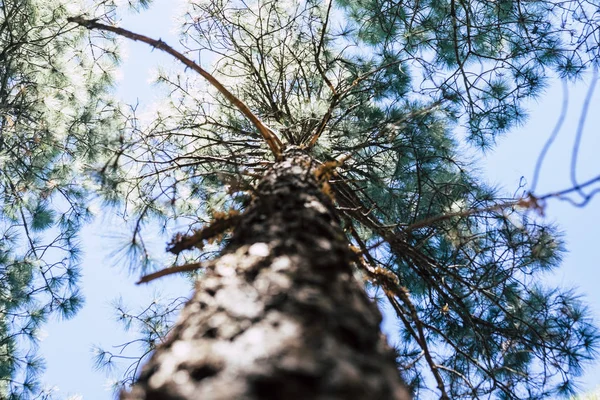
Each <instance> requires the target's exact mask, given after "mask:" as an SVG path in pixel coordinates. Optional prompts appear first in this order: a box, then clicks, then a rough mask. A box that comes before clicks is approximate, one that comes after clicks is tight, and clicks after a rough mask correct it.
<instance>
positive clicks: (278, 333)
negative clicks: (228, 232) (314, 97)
mask: <svg viewBox="0 0 600 400" xmlns="http://www.w3.org/2000/svg"><path fill="white" fill-rule="evenodd" d="M351 262H352V254H351V251H350V250H349V249H348V241H347V239H346V236H345V234H344V232H343V231H342V229H341V227H340V225H339V221H338V219H337V218H336V213H335V209H334V207H333V204H332V202H331V200H330V199H329V198H328V197H327V195H325V194H324V193H323V191H321V190H320V189H319V185H318V183H317V180H316V178H315V176H314V168H313V166H312V163H311V161H310V158H309V157H308V156H306V155H302V154H301V153H300V152H299V151H295V152H288V153H287V154H286V158H285V159H284V160H283V161H279V162H277V163H276V164H275V165H274V167H273V168H272V169H271V170H270V171H269V172H268V173H267V175H266V176H265V177H264V179H263V180H262V181H261V183H260V184H259V186H258V188H257V192H256V196H255V198H254V200H253V202H252V204H251V205H250V206H249V208H248V210H247V211H246V213H245V214H244V215H243V216H242V217H241V219H240V222H239V224H238V226H237V227H236V229H235V231H234V233H233V236H232V239H231V241H230V243H229V244H228V245H227V247H226V248H225V249H224V251H223V254H222V255H221V256H220V257H219V258H217V259H216V260H214V262H213V263H212V266H211V267H210V268H209V269H208V270H207V271H206V274H205V275H204V276H203V277H202V278H200V280H199V281H198V284H197V289H196V292H195V294H194V296H193V297H192V299H191V300H190V301H189V302H188V303H187V305H186V306H185V307H184V309H183V311H182V314H181V317H180V319H179V321H178V322H177V324H176V326H175V327H174V329H173V331H172V333H171V334H170V336H169V337H168V339H167V340H166V341H165V343H163V344H161V345H160V346H159V347H158V348H157V349H156V351H155V353H154V355H153V356H152V357H151V359H150V360H149V362H148V363H147V364H146V365H145V366H144V368H143V370H142V373H141V374H140V377H139V380H138V382H137V383H136V384H135V385H134V387H133V388H132V390H131V391H130V392H127V393H123V394H122V396H121V398H122V399H123V400H134V399H135V400H141V399H144V400H158V399H161V400H171V399H173V400H175V399H177V400H188V399H190V400H191V399H248V400H251V399H252V400H254V399H287V400H289V399H318V400H325V399H327V400H335V399H340V400H341V399H344V400H346V399H361V400H364V399H396V400H408V399H410V398H411V397H410V395H409V394H408V391H407V390H406V389H405V386H404V384H403V382H402V380H401V378H400V375H399V372H398V370H397V367H396V363H395V356H394V352H393V351H392V350H391V349H390V348H389V347H388V345H387V343H386V341H385V338H384V336H383V335H382V334H381V333H380V330H379V325H380V322H381V314H380V313H379V310H378V309H377V307H376V306H375V304H373V303H372V302H371V301H370V300H369V298H368V297H367V295H366V293H365V291H364V289H363V288H362V286H361V285H360V284H359V283H358V282H357V281H356V279H355V278H354V276H353V272H352V268H351Z"/></svg>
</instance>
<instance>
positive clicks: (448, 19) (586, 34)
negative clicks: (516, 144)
mask: <svg viewBox="0 0 600 400" xmlns="http://www.w3.org/2000/svg"><path fill="white" fill-rule="evenodd" d="M338 3H339V4H341V5H342V6H343V7H344V8H345V9H346V10H347V12H348V14H349V15H350V16H351V18H352V20H353V21H354V24H353V25H354V26H353V28H354V30H355V32H356V34H357V36H358V37H359V38H360V39H361V40H363V41H364V42H365V43H367V44H368V45H369V46H371V48H372V49H373V50H374V51H377V52H385V53H388V54H393V55H395V56H397V57H399V58H402V59H403V60H405V62H406V63H407V64H409V65H411V66H413V67H414V68H415V71H419V72H420V76H414V78H415V80H414V82H413V86H414V87H415V89H416V91H417V92H422V93H424V94H427V95H429V96H431V95H433V96H441V97H443V98H446V99H448V100H449V101H452V102H453V103H455V104H456V106H457V107H459V110H460V115H461V116H464V123H465V125H466V127H467V128H468V132H469V139H470V140H472V141H474V143H476V144H478V145H481V146H488V145H489V144H490V142H493V139H494V136H496V135H497V134H499V133H503V132H506V131H508V130H509V129H510V128H511V127H513V126H515V124H518V123H521V122H522V121H523V118H524V116H525V110H524V109H523V106H522V102H523V100H524V99H526V98H528V97H532V96H539V95H540V94H541V93H542V90H543V89H544V87H545V85H546V76H547V75H548V71H549V70H552V71H555V72H557V73H558V74H559V75H560V76H561V77H565V78H577V77H579V76H580V75H581V73H582V72H583V71H584V70H585V69H586V67H587V66H589V65H590V64H591V63H597V57H598V48H599V47H598V40H597V39H598V38H597V36H596V35H594V34H593V33H592V32H595V31H597V16H598V10H597V7H596V6H595V5H592V4H590V3H588V2H584V1H565V2H555V1H544V0H537V1H527V2H519V1H510V0H499V1H479V0H469V1H460V0H444V1H437V0H435V1H431V0H430V1H422V0H415V1H403V2H396V1H387V0H384V1H379V0H378V1H368V0H367V1H365V0H339V1H338ZM583 49H585V50H583Z"/></svg>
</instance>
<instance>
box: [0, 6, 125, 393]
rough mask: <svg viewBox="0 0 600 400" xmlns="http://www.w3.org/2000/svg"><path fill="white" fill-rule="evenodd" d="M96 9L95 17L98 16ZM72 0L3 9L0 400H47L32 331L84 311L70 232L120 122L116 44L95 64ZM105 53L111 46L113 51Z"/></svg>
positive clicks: (84, 211) (85, 214)
mask: <svg viewBox="0 0 600 400" xmlns="http://www.w3.org/2000/svg"><path fill="white" fill-rule="evenodd" d="M101 8H102V7H99V8H98V9H97V10H98V11H99V12H101ZM80 9H81V8H80V4H78V3H77V2H73V1H39V0H27V1H23V0H20V1H3V2H1V3H0V11H1V12H0V59H1V61H0V349H1V350H0V398H3V399H28V398H33V397H38V396H42V397H47V396H48V393H46V392H44V390H43V389H42V388H41V387H40V386H39V382H38V375H39V373H40V372H41V371H42V370H43V360H41V359H40V358H39V357H38V356H36V346H37V341H38V335H39V331H40V329H41V327H42V325H43V323H44V322H46V320H47V319H48V318H49V317H50V316H51V315H57V316H59V317H63V318H70V317H72V316H73V315H74V314H75V313H76V312H77V310H78V309H80V308H81V306H82V302H83V296H82V295H81V294H80V293H79V290H78V288H77V284H78V277H79V259H78V255H79V251H78V248H77V242H78V240H77V231H78V229H79V227H80V226H81V225H82V223H84V222H85V221H87V220H88V219H89V218H90V217H91V213H90V211H89V209H88V200H89V195H88V190H89V188H90V185H89V183H86V182H85V181H84V179H83V172H84V170H85V169H86V168H87V167H88V166H89V165H90V164H91V163H94V162H97V161H98V160H99V159H100V158H101V157H102V153H103V150H104V149H105V148H106V142H107V141H109V140H110V137H111V133H110V132H111V130H113V129H114V127H115V123H116V122H117V119H116V118H115V116H116V114H115V108H114V106H113V105H112V104H111V103H110V100H109V99H108V97H107V88H108V85H109V84H110V83H111V81H112V75H111V68H112V66H113V64H114V45H112V44H111V42H110V41H106V40H104V42H103V43H104V44H105V48H106V52H99V51H96V53H95V54H94V55H92V54H91V53H89V52H88V51H87V50H86V49H85V48H84V47H83V46H82V43H85V39H86V36H88V35H87V34H82V32H74V31H73V30H72V29H69V27H68V26H67V23H66V16H67V15H68V14H69V13H71V12H74V11H75V12H76V11H78V10H80ZM111 47H113V48H112V49H111Z"/></svg>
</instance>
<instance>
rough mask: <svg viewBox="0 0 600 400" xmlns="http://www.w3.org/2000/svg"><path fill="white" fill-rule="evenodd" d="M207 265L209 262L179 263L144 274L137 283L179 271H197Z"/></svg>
mask: <svg viewBox="0 0 600 400" xmlns="http://www.w3.org/2000/svg"><path fill="white" fill-rule="evenodd" d="M207 265H208V263H190V264H185V265H178V266H176V267H170V268H165V269H161V270H160V271H156V272H153V273H151V274H148V275H144V276H142V277H141V278H140V280H139V281H137V282H136V285H140V284H142V283H148V282H150V281H153V280H155V279H158V278H161V277H163V276H166V275H172V274H177V273H179V272H187V271H195V270H197V269H200V268H204V267H206V266H207Z"/></svg>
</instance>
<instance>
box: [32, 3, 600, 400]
mask: <svg viewBox="0 0 600 400" xmlns="http://www.w3.org/2000/svg"><path fill="white" fill-rule="evenodd" d="M173 3H175V2H171V1H169V0H155V2H154V4H153V5H152V7H151V8H150V10H148V11H144V12H143V14H142V15H141V16H129V17H127V18H126V19H125V21H124V22H123V24H122V26H123V27H125V28H128V29H131V30H134V31H137V32H140V33H145V34H147V35H150V36H153V37H158V36H160V37H162V39H163V40H165V41H167V42H169V43H173V44H176V43H177V38H176V37H174V36H173V35H172V34H169V33H168V32H169V31H170V29H171V27H172V22H171V21H170V20H169V18H168V16H169V15H173V11H174V10H172V5H173ZM157 32H160V34H158V33H157ZM124 44H125V47H126V52H127V53H128V55H127V57H126V60H125V62H124V64H123V68H122V73H123V76H122V80H121V82H120V85H119V88H118V94H119V96H120V97H121V98H123V99H124V100H126V101H129V102H135V101H136V99H140V100H141V101H142V102H143V103H145V104H149V103H151V102H152V100H153V98H154V96H156V94H155V93H154V92H153V89H152V87H150V86H149V85H148V83H147V81H148V78H149V76H150V72H149V68H153V67H156V66H157V65H160V64H161V63H165V62H167V63H170V60H169V59H168V57H166V56H164V55H163V54H161V53H160V52H158V51H154V52H152V51H151V49H149V48H148V47H147V46H146V45H143V44H139V43H131V42H125V43H124ZM590 79H591V76H586V78H585V79H584V80H583V81H581V82H579V83H577V84H575V85H570V86H569V112H568V114H567V119H566V120H565V123H564V125H563V128H562V130H561V131H560V133H559V136H558V138H557V139H556V141H555V143H554V145H553V147H552V148H551V150H550V152H549V153H548V156H547V157H546V161H545V164H544V167H543V170H542V173H541V176H540V182H539V185H538V190H537V191H536V192H537V194H546V193H549V192H554V191H557V190H561V189H565V188H568V187H570V186H572V185H571V183H570V180H569V171H570V158H571V149H572V145H573V140H574V136H575V131H576V128H577V124H578V121H579V118H580V112H581V109H582V104H583V99H584V97H585V95H586V88H587V86H588V84H589V81H590ZM562 100H563V94H562V88H561V85H560V83H558V82H557V81H555V82H553V84H552V85H551V86H550V87H549V88H548V89H547V91H546V93H545V95H544V96H542V98H540V99H538V100H537V101H531V102H530V103H529V104H528V109H529V111H530V118H529V120H528V121H527V123H526V124H525V125H523V126H521V127H519V128H517V129H514V130H513V132H511V133H510V134H508V135H507V136H506V137H504V138H501V139H499V141H498V145H497V147H496V148H495V149H494V150H493V151H492V152H489V153H487V154H485V157H483V158H482V160H481V162H480V165H481V175H482V176H483V177H484V178H485V179H486V180H487V181H488V182H489V183H492V184H495V185H497V186H499V187H501V188H503V189H505V191H506V192H507V193H513V192H514V191H515V190H516V189H517V188H518V187H519V183H520V181H521V178H522V177H524V179H526V180H527V181H531V177H532V174H533V170H534V166H535V162H536V159H537V157H538V154H539V152H540V150H541V149H542V146H543V144H544V142H545V140H546V139H547V138H548V136H549V135H550V133H551V132H552V130H553V129H554V126H555V124H556V121H557V120H558V117H559V114H560V110H561V103H562ZM599 105H600V93H594V97H593V99H592V102H591V107H590V113H589V115H588V118H587V121H586V126H585V130H584V135H583V139H582V146H581V150H580V154H579V157H578V168H579V174H578V178H579V179H580V181H584V180H586V179H589V178H592V177H594V176H596V175H598V174H600V161H599V159H600V158H599V156H598V149H600V135H599V134H598V127H600V107H599ZM545 221H546V222H554V223H556V224H558V225H559V226H560V227H561V229H562V230H563V231H564V232H565V239H566V242H567V248H568V253H567V254H566V255H565V257H564V262H563V266H562V267H561V268H560V269H558V270H556V271H555V272H553V273H552V274H548V275H547V276H546V277H545V279H546V280H547V282H548V283H549V284H552V285H561V286H565V287H577V288H579V292H580V293H582V294H584V295H585V299H586V300H587V302H588V304H589V305H590V308H591V309H592V311H593V313H594V315H595V317H596V319H597V321H598V322H599V323H600V290H598V284H599V283H600V268H599V267H600V265H599V264H600V263H599V262H598V255H597V254H596V253H595V250H596V246H597V245H598V239H599V238H600V224H599V223H600V196H599V197H598V198H597V199H594V200H592V201H591V202H590V203H589V204H588V205H587V206H586V207H585V208H575V207H573V206H572V205H570V204H568V203H566V202H561V201H559V200H554V199H551V200H550V201H548V203H547V207H546V215H545ZM120 224H121V222H120V221H119V220H118V219H117V218H116V217H111V216H102V217H100V216H99V217H97V219H96V221H95V222H94V223H93V224H92V225H90V226H89V227H87V228H85V229H84V231H83V234H82V244H83V248H84V251H85V257H84V259H83V262H82V267H83V293H84V294H85V296H86V304H85V305H84V307H83V309H82V310H81V311H80V312H79V314H78V315H77V316H76V317H75V318H74V319H72V320H70V321H52V322H51V323H49V324H48V325H47V326H46V327H45V331H46V333H47V337H46V338H45V340H44V341H43V342H42V343H41V352H42V354H43V355H44V356H45V358H46V361H47V371H46V374H45V376H44V382H46V383H47V384H48V385H51V386H54V385H56V386H57V387H58V388H59V390H60V392H59V393H61V394H62V395H64V396H68V395H80V396H81V397H80V398H83V399H85V400H108V399H111V398H112V393H111V391H110V390H107V389H106V387H105V385H106V381H107V378H106V376H105V374H104V373H103V372H96V371H93V368H92V366H93V362H92V352H91V347H92V345H94V344H101V345H103V346H105V347H110V346H111V345H115V344H119V343H123V342H125V341H127V340H128V339H133V337H132V336H128V335H127V334H126V333H125V332H123V330H122V329H121V328H120V327H119V325H118V324H117V323H116V322H115V318H114V309H113V307H112V302H113V301H114V300H115V299H116V298H118V297H119V296H122V297H123V298H124V299H125V300H126V301H127V303H129V304H131V305H135V304H145V303H147V302H148V301H149V299H151V298H152V297H153V296H155V295H156V294H157V292H160V293H162V294H163V295H165V296H167V297H169V296H181V295H186V294H187V293H188V292H189V285H188V284H186V283H185V282H184V281H183V280H182V279H178V278H174V277H170V278H165V279H164V280H162V281H161V282H160V283H155V284H152V285H147V286H136V285H135V281H136V279H137V276H132V275H130V274H128V273H127V271H123V269H122V268H120V267H118V266H113V265H111V261H110V259H109V257H108V256H109V254H110V234H111V232H114V231H116V230H117V229H116V228H117V227H118V226H119V225H120ZM113 227H114V228H113ZM112 229H114V230H112ZM598 385H600V361H598V362H596V363H595V365H593V367H592V368H590V369H589V371H588V372H587V373H586V374H585V375H584V376H583V378H582V386H581V387H582V389H584V390H591V389H593V388H595V387H596V386H598Z"/></svg>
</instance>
